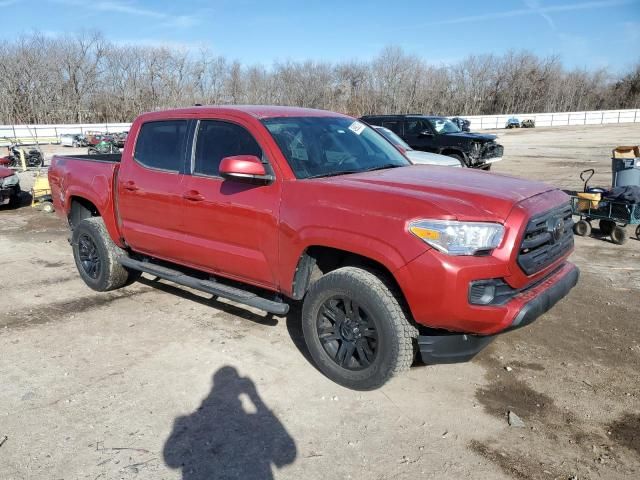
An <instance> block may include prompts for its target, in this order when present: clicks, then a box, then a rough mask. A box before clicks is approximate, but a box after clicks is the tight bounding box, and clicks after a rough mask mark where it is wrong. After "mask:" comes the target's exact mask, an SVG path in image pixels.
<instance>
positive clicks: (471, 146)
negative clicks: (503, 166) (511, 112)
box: [361, 115, 504, 170]
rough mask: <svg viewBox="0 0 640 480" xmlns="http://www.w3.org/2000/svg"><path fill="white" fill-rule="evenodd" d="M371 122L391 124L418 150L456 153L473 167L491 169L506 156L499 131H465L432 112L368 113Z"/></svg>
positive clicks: (383, 125)
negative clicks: (495, 132) (497, 133)
mask: <svg viewBox="0 0 640 480" xmlns="http://www.w3.org/2000/svg"><path fill="white" fill-rule="evenodd" d="M361 120H362V121H364V122H366V123H368V124H370V125H379V126H381V127H385V128H388V129H389V130H391V131H393V132H394V133H396V134H397V135H398V136H399V137H400V138H402V139H403V140H404V141H405V142H407V143H408V144H409V146H410V147H411V148H413V149H415V150H421V151H423V152H432V153H437V154H440V155H446V156H448V157H452V158H455V159H457V160H458V161H460V162H461V163H463V164H464V165H466V166H467V167H469V168H478V169H482V170H489V169H490V168H491V164H492V163H495V162H499V161H500V160H502V154H503V151H504V148H503V146H502V145H500V144H498V143H497V142H496V138H497V137H496V136H495V135H488V134H481V133H469V132H463V131H462V130H461V129H460V127H458V125H456V124H455V123H454V122H452V121H451V120H449V119H448V118H445V117H435V116H428V115H367V116H364V117H362V118H361Z"/></svg>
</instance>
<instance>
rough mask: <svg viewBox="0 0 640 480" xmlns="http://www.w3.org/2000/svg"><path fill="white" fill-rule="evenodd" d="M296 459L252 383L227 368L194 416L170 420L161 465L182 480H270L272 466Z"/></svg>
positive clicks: (288, 439)
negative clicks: (169, 431)
mask: <svg viewBox="0 0 640 480" xmlns="http://www.w3.org/2000/svg"><path fill="white" fill-rule="evenodd" d="M247 405H248V406H250V409H247V408H245V407H246V406H247ZM247 410H250V411H247ZM296 454H297V451H296V445H295V442H294V440H293V438H291V436H290V435H289V433H288V432H287V431H286V429H285V427H284V426H283V425H282V423H280V421H279V420H278V418H277V417H276V416H275V415H274V414H273V412H272V411H271V410H269V408H268V407H267V406H266V405H265V404H264V402H263V401H262V399H261V398H260V396H259V395H258V392H257V390H256V387H255V384H254V383H253V382H252V381H251V380H250V379H249V378H247V377H240V376H239V375H238V371H237V370H236V369H235V368H233V367H230V366H225V367H222V368H220V369H219V370H218V371H217V372H216V373H215V374H214V376H213V388H212V389H211V392H210V393H209V395H208V396H207V397H206V398H205V399H204V400H203V401H202V404H201V405H200V406H199V407H198V409H197V410H196V411H195V412H193V413H191V414H190V415H187V416H182V417H178V418H176V420H175V422H174V425H173V430H172V432H171V435H170V436H169V438H168V439H167V441H166V443H165V445H164V449H163V456H164V461H165V463H166V464H167V465H168V466H169V467H171V468H175V469H181V470H182V479H183V480H213V479H232V478H233V479H236V478H242V479H272V478H273V473H272V469H271V468H272V465H275V466H276V467H277V468H282V467H284V466H285V465H289V464H291V463H293V461H294V460H295V459H296Z"/></svg>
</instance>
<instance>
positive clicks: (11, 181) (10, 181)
mask: <svg viewBox="0 0 640 480" xmlns="http://www.w3.org/2000/svg"><path fill="white" fill-rule="evenodd" d="M19 181H20V179H19V178H18V175H16V174H15V173H14V174H13V175H9V176H8V177H4V178H3V179H2V181H1V182H0V184H1V185H2V188H8V187H13V186H15V185H17V184H18V182H19Z"/></svg>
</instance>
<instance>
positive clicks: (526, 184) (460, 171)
mask: <svg viewBox="0 0 640 480" xmlns="http://www.w3.org/2000/svg"><path fill="white" fill-rule="evenodd" d="M323 181H326V182H329V183H332V184H334V185H336V186H338V185H340V186H344V187H345V188H350V189H361V190H372V191H373V193H372V194H375V192H376V191H377V192H379V193H385V194H387V195H390V196H391V198H392V197H394V196H397V197H398V199H402V200H403V202H402V203H405V202H404V201H406V200H409V201H410V200H411V199H415V200H416V201H418V202H427V203H431V204H432V205H434V206H435V207H437V208H438V209H439V210H440V211H442V212H443V213H444V214H445V216H447V217H449V218H450V219H457V220H465V221H493V222H495V221H505V220H506V218H507V216H508V215H509V213H510V212H511V210H512V209H513V207H514V205H515V204H517V203H519V202H521V201H522V200H524V199H527V198H530V197H533V196H535V195H539V194H541V193H544V192H548V191H551V190H556V188H555V187H553V186H551V185H547V184H545V183H542V182H534V181H530V180H524V179H520V178H515V177H509V176H506V175H499V174H495V173H489V172H484V171H480V170H474V169H469V168H450V167H440V166H435V165H414V166H410V167H400V168H390V169H386V170H378V171H373V172H363V173H355V174H349V175H342V176H336V177H329V178H326V179H323ZM397 203H400V202H397Z"/></svg>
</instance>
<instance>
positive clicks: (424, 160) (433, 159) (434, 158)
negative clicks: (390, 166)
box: [373, 125, 465, 167]
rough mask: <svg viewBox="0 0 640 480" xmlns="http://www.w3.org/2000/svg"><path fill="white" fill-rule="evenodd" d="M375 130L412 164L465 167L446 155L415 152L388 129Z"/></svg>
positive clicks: (376, 127) (375, 128)
mask: <svg viewBox="0 0 640 480" xmlns="http://www.w3.org/2000/svg"><path fill="white" fill-rule="evenodd" d="M373 129H374V130H375V131H376V132H378V133H379V134H380V135H382V136H383V137H384V138H386V139H387V140H389V141H390V142H391V144H392V145H393V146H394V147H396V148H397V149H398V150H400V152H401V153H404V156H405V157H407V158H408V159H409V160H410V161H411V163H413V164H415V165H440V166H441V167H464V166H465V165H464V163H463V162H461V161H460V160H456V159H455V158H451V157H447V156H445V155H438V154H437V153H430V152H421V151H420V150H414V149H413V148H411V147H410V146H409V145H408V144H407V142H405V141H404V140H402V139H401V138H400V137H399V136H398V135H396V134H395V133H393V132H392V131H391V130H389V129H388V128H386V127H380V126H378V125H374V126H373Z"/></svg>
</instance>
